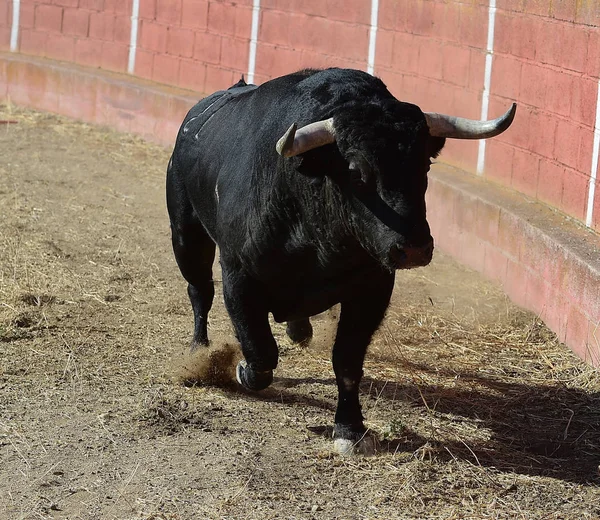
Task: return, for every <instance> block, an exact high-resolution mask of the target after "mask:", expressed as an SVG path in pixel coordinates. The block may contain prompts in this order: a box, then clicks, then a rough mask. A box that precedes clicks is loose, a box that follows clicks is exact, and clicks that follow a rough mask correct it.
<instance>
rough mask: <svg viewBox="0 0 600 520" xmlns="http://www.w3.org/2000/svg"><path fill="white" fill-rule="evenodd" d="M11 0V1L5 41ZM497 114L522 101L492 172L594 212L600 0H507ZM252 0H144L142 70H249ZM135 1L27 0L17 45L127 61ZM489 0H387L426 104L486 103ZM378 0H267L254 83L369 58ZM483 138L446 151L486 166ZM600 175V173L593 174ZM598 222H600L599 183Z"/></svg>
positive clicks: (392, 49)
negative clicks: (590, 205)
mask: <svg viewBox="0 0 600 520" xmlns="http://www.w3.org/2000/svg"><path fill="white" fill-rule="evenodd" d="M12 3H13V2H12V0H0V50H2V49H4V50H6V49H8V45H9V39H10V29H11V20H12ZM496 5H497V9H496V13H495V31H494V46H493V48H494V54H493V61H492V75H491V87H490V91H489V99H490V102H489V117H496V116H497V115H499V114H501V113H503V112H504V110H505V109H506V108H507V107H508V106H509V104H510V103H511V102H512V101H517V102H518V104H519V110H518V113H517V118H516V121H515V123H514V125H513V127H512V128H511V130H510V131H509V132H507V133H505V134H503V135H502V136H500V137H499V138H496V139H494V140H491V141H488V143H487V148H486V162H485V170H484V174H485V176H486V177H487V178H489V179H490V180H492V181H495V182H499V183H502V184H505V185H508V186H511V187H513V188H514V189H516V190H518V191H521V192H522V193H524V194H526V195H528V196H530V197H533V198H538V199H539V200H542V201H544V202H546V203H548V204H550V205H552V206H554V207H556V208H558V209H560V210H561V211H563V212H565V213H567V214H569V215H571V216H573V217H575V218H576V219H578V220H583V219H584V218H585V212H586V205H587V195H588V184H589V182H590V171H591V169H592V148H593V140H594V123H595V117H596V99H597V94H598V77H599V70H600V30H599V25H600V2H596V1H592V0H583V1H582V0H561V1H557V0H497V2H496ZM252 7H253V2H252V0H235V1H230V0H140V7H139V24H138V39H137V51H136V53H135V69H134V73H135V74H136V75H137V76H139V77H141V78H145V79H150V80H153V81H156V82H159V83H165V84H170V85H174V86H180V87H184V88H188V89H192V90H195V91H198V92H205V93H208V92H211V91H214V90H216V89H219V88H224V87H227V86H229V85H231V84H232V83H234V82H235V81H237V80H238V79H239V77H240V76H241V74H245V73H247V72H248V61H249V60H248V57H249V48H250V36H251V26H252ZM131 14H132V0H121V1H117V0H21V9H20V16H21V18H20V24H19V25H20V26H19V39H18V50H19V52H21V53H24V54H31V55H37V56H45V57H49V58H54V59H58V60H66V61H71V62H75V63H78V64H82V65H87V66H92V67H101V68H104V69H108V70H112V71H118V72H124V71H126V70H127V63H128V55H129V41H130V34H131ZM488 19H489V2H488V1H487V0H462V1H461V0H379V14H378V19H377V39H376V53H375V62H374V64H373V65H374V72H375V74H376V75H378V76H380V77H381V78H382V79H383V80H384V81H385V82H386V84H387V85H388V87H389V88H390V90H391V91H392V92H393V93H394V94H395V95H396V96H397V97H398V98H400V99H402V100H406V101H411V102H414V103H417V104H419V105H420V106H421V108H422V109H423V110H428V111H443V112H446V113H452V114H457V115H463V116H466V117H471V118H479V116H480V114H481V106H482V96H483V87H484V71H485V61H486V48H487V41H488ZM370 30H371V1H369V0H262V1H261V2H260V17H259V26H258V41H257V44H256V67H255V71H254V72H255V76H254V80H255V82H257V83H261V82H264V81H266V80H268V79H269V78H272V77H275V76H278V75H281V74H285V73H287V72H291V71H294V70H297V69H299V68H302V67H327V66H342V67H354V68H359V69H363V70H366V69H367V66H368V64H367V59H368V50H369V34H370ZM477 156H478V143H477V142H465V141H460V142H459V141H453V142H449V143H448V145H447V147H446V149H445V151H444V154H443V156H442V158H443V160H444V161H448V162H450V163H452V164H455V165H457V166H460V167H462V168H464V169H467V170H470V171H475V169H476V164H477ZM596 182H598V181H596ZM592 228H593V229H595V230H600V186H598V187H597V189H596V197H595V211H594V219H593V222H592Z"/></svg>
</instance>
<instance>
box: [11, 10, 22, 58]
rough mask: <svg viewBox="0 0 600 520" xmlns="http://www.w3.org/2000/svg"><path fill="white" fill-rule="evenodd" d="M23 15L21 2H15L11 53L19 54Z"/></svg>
mask: <svg viewBox="0 0 600 520" xmlns="http://www.w3.org/2000/svg"><path fill="white" fill-rule="evenodd" d="M20 14H21V0H13V12H12V26H11V28H10V51H11V52H17V47H18V43H19V15H20Z"/></svg>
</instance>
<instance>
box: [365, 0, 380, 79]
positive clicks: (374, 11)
mask: <svg viewBox="0 0 600 520" xmlns="http://www.w3.org/2000/svg"><path fill="white" fill-rule="evenodd" d="M378 17H379V0H371V28H370V29H369V57H368V61H367V72H368V73H369V74H373V72H374V71H375V47H376V46H377V19H378Z"/></svg>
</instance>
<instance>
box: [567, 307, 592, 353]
mask: <svg viewBox="0 0 600 520" xmlns="http://www.w3.org/2000/svg"><path fill="white" fill-rule="evenodd" d="M588 325H589V320H588V319H587V318H586V317H585V316H584V315H583V314H582V313H581V311H580V310H579V309H578V308H577V307H574V306H572V307H570V308H569V309H568V316H567V333H566V341H565V342H566V343H567V345H569V346H570V347H571V348H572V349H573V351H574V352H575V353H576V354H577V355H578V356H579V357H581V358H584V359H585V357H586V354H588Z"/></svg>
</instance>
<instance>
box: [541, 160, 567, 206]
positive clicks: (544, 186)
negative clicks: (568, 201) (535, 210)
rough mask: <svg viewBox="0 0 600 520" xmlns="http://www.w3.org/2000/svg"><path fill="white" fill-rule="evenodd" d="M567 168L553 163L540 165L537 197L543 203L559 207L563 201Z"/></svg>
mask: <svg viewBox="0 0 600 520" xmlns="http://www.w3.org/2000/svg"><path fill="white" fill-rule="evenodd" d="M564 176H565V167H564V166H563V165H562V164H556V163H555V162H552V161H542V162H541V163H540V174H539V177H538V186H537V193H536V197H537V198H538V199H539V200H541V201H542V202H546V203H547V204H550V205H551V206H555V207H558V206H560V202H561V200H562V192H563V182H564Z"/></svg>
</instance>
